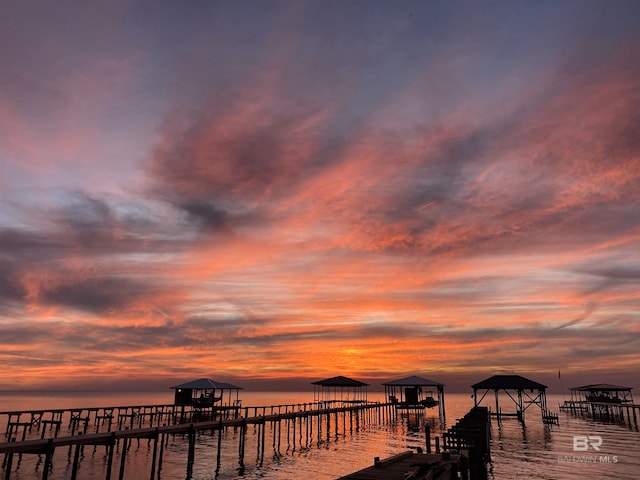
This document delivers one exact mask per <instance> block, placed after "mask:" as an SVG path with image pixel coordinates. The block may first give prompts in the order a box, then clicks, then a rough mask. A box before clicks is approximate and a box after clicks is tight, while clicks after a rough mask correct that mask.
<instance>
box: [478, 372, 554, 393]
mask: <svg viewBox="0 0 640 480" xmlns="http://www.w3.org/2000/svg"><path fill="white" fill-rule="evenodd" d="M471 388H473V389H474V390H480V389H487V390H529V389H532V390H544V389H546V388H547V386H546V385H543V384H541V383H538V382H534V381H533V380H529V379H528V378H524V377H522V376H520V375H494V376H493V377H489V378H487V379H486V380H483V381H481V382H478V383H476V384H474V385H471Z"/></svg>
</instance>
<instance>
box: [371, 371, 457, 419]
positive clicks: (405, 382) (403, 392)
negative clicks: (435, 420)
mask: <svg viewBox="0 0 640 480" xmlns="http://www.w3.org/2000/svg"><path fill="white" fill-rule="evenodd" d="M383 385H384V394H385V397H386V398H388V399H389V401H390V402H391V403H392V404H394V405H395V406H396V408H397V409H403V408H404V409H409V410H417V409H423V408H432V407H435V406H436V405H437V406H438V411H439V414H440V416H441V417H444V416H445V411H444V384H442V383H440V382H434V381H433V380H429V379H427V378H422V377H418V376H415V375H414V376H411V377H406V378H401V379H399V380H393V381H390V382H387V383H383ZM434 391H435V393H436V397H435V398H434Z"/></svg>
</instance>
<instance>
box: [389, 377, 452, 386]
mask: <svg viewBox="0 0 640 480" xmlns="http://www.w3.org/2000/svg"><path fill="white" fill-rule="evenodd" d="M383 385H385V386H389V387H443V386H444V384H442V383H440V382H434V381H433V380H429V379H428V378H422V377H418V376H416V375H413V376H411V377H406V378H401V379H399V380H392V381H391V382H386V383H383Z"/></svg>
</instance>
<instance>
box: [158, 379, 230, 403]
mask: <svg viewBox="0 0 640 480" xmlns="http://www.w3.org/2000/svg"><path fill="white" fill-rule="evenodd" d="M171 389H172V390H175V401H174V403H175V404H176V405H185V406H187V405H188V406H192V407H212V406H214V405H215V406H221V407H230V406H238V405H239V404H240V399H239V392H240V390H242V387H238V386H236V385H232V384H230V383H223V382H216V381H215V380H212V379H210V378H199V379H197V380H193V381H191V382H187V383H182V384H180V385H176V386H174V387H171Z"/></svg>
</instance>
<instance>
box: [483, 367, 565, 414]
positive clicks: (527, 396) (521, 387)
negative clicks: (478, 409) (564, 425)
mask: <svg viewBox="0 0 640 480" xmlns="http://www.w3.org/2000/svg"><path fill="white" fill-rule="evenodd" d="M471 388H473V402H474V404H475V405H476V406H477V405H479V404H480V402H482V400H483V399H484V398H485V397H486V395H487V394H488V393H489V392H490V391H493V392H494V394H495V402H496V411H495V412H492V414H493V415H496V416H497V417H498V420H500V419H501V417H503V416H512V417H517V418H518V420H519V421H520V422H522V423H523V424H524V413H525V411H526V410H527V409H528V408H529V407H530V406H532V405H537V406H538V407H540V411H541V412H542V421H543V423H557V418H558V417H557V415H554V414H551V413H550V412H549V411H548V410H547V396H546V389H547V386H546V385H543V384H541V383H538V382H535V381H533V380H529V379H528V378H524V377H522V376H520V375H494V376H492V377H489V378H487V379H485V380H483V381H481V382H478V383H476V384H474V385H471ZM483 391H484V393H482V392H483ZM501 391H502V392H504V393H505V394H506V396H507V397H508V398H509V399H511V400H512V401H513V403H514V404H515V408H516V410H515V412H503V411H502V409H501V408H500V404H499V394H500V392H501Z"/></svg>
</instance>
